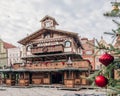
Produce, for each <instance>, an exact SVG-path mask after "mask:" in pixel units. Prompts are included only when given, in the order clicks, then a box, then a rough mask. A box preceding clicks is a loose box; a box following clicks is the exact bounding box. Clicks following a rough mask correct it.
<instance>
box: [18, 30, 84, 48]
mask: <svg viewBox="0 0 120 96" xmlns="http://www.w3.org/2000/svg"><path fill="white" fill-rule="evenodd" d="M46 31H52V32H55V33H61V34H65V35H69V36H71V37H73V38H74V40H75V41H76V43H77V44H78V45H79V46H81V42H80V40H79V37H78V33H75V32H69V31H64V30H58V29H49V28H43V29H40V30H38V31H37V32H34V33H33V34H31V35H29V36H27V37H25V38H23V39H22V40H20V41H18V43H20V44H23V45H26V44H27V43H28V42H29V41H30V40H32V39H34V38H36V37H37V36H39V35H40V34H42V33H43V32H46ZM81 47H82V46H81Z"/></svg>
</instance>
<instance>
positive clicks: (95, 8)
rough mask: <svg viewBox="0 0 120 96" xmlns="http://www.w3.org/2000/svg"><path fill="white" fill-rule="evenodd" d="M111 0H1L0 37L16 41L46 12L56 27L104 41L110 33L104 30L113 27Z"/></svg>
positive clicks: (37, 26) (15, 43)
mask: <svg viewBox="0 0 120 96" xmlns="http://www.w3.org/2000/svg"><path fill="white" fill-rule="evenodd" d="M111 1H114V0H0V33H1V34H0V38H2V39H3V40H4V41H6V42H9V43H12V44H14V45H18V44H17V41H19V40H21V39H22V38H24V37H26V36H27V34H31V33H33V32H35V31H37V30H39V29H40V28H41V25H40V22H39V21H40V20H41V19H42V18H43V17H44V16H45V15H49V16H52V17H54V18H55V19H56V21H57V22H58V23H59V26H58V27H57V29H61V30H66V31H73V32H78V33H79V36H81V37H88V38H89V39H92V38H94V37H95V38H96V39H100V38H101V36H103V37H104V39H105V40H106V41H107V42H110V41H111V37H110V36H108V35H104V34H103V32H105V31H107V32H108V31H109V32H110V31H111V29H116V28H117V26H116V24H114V23H113V22H112V18H106V17H104V16H103V13H104V12H106V11H110V10H111V9H112V6H111V4H110V2H111Z"/></svg>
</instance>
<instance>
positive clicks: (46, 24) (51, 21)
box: [40, 15, 58, 29]
mask: <svg viewBox="0 0 120 96" xmlns="http://www.w3.org/2000/svg"><path fill="white" fill-rule="evenodd" d="M40 22H41V27H42V28H50V29H55V27H56V25H58V23H57V22H56V20H55V18H53V17H50V16H48V15H46V16H45V17H44V18H43V19H42V20H41V21H40Z"/></svg>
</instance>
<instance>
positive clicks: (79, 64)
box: [13, 61, 90, 69]
mask: <svg viewBox="0 0 120 96" xmlns="http://www.w3.org/2000/svg"><path fill="white" fill-rule="evenodd" d="M17 67H18V68H16V67H15V69H19V68H21V67H20V66H17ZM22 67H24V68H25V69H63V68H67V67H68V64H67V62H39V63H37V64H34V63H33V64H25V65H24V66H22ZM70 67H72V68H90V64H89V63H88V62H87V61H75V62H73V63H72V64H71V66H70ZM13 68H14V67H13Z"/></svg>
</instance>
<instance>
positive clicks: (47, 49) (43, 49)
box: [31, 45, 64, 54]
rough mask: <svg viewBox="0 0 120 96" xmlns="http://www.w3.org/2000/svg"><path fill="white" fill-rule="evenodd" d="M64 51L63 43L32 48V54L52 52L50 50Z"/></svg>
mask: <svg viewBox="0 0 120 96" xmlns="http://www.w3.org/2000/svg"><path fill="white" fill-rule="evenodd" d="M63 51H64V47H63V45H55V46H45V47H35V48H31V53H32V54H38V53H50V52H63Z"/></svg>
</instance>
